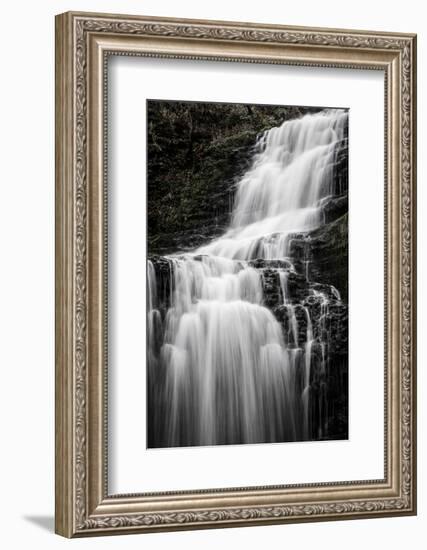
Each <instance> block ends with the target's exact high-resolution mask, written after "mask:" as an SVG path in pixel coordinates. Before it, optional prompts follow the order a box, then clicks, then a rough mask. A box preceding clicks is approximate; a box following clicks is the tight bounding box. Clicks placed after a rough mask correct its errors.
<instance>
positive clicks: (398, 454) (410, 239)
mask: <svg viewBox="0 0 427 550" xmlns="http://www.w3.org/2000/svg"><path fill="white" fill-rule="evenodd" d="M111 55H118V56H143V57H144V56H145V57H154V58H162V57H166V58H182V59H197V60H205V61H206V63H209V62H211V61H214V60H216V61H219V60H221V61H230V62H236V61H237V62H247V63H253V64H254V67H255V64H257V63H273V64H284V65H298V66H301V67H305V66H307V67H338V68H343V67H344V68H348V69H372V70H380V71H383V72H384V77H385V108H384V120H385V135H386V139H385V144H384V153H385V189H386V204H387V207H386V212H385V214H386V215H385V236H386V238H385V241H386V242H385V258H386V261H385V271H384V277H385V281H386V284H385V286H386V304H387V307H386V310H385V333H386V338H385V350H386V352H385V356H386V361H385V379H384V380H385V382H384V383H385V411H384V412H385V432H384V433H385V450H384V464H385V468H384V479H375V480H366V481H357V482H355V481H351V480H349V481H348V482H336V483H335V482H330V483H329V482H328V483H307V484H298V485H281V486H262V487H243V488H240V489H233V490H230V489H228V490H225V489H224V490H221V489H215V490H207V489H200V490H197V491H181V492H179V491H170V492H163V493H157V494H156V493H150V494H147V493H146V494H137V493H136V494H127V495H110V494H109V493H108V486H107V481H108V479H107V478H108V476H107V471H108V470H107V466H108V462H107V461H108V456H107V455H108V452H107V450H108V448H107V447H108V446H107V437H108V430H107V413H108V403H107V391H106V388H107V382H108V380H107V369H106V360H107V354H108V341H107V338H106V330H107V328H106V325H107V314H106V304H107V302H106V297H107V284H106V283H107V282H106V269H107V268H106V264H107V261H108V259H107V247H106V196H105V195H106V184H105V181H106V177H107V173H106V172H107V169H106V162H105V161H106V151H107V132H106V116H107V108H106V101H107V75H106V66H107V65H106V60H107V59H108V57H109V56H111ZM415 180H416V36H415V35H412V34H401V33H383V32H366V31H353V30H335V29H334V30H333V29H312V28H304V27H284V26H276V25H274V26H273V25H264V24H263V25H257V24H249V23H236V22H221V21H196V20H178V19H164V18H155V17H137V16H124V15H108V14H90V13H74V12H68V13H65V14H61V15H58V16H57V17H56V510H55V518H56V519H55V521H56V532H57V533H58V534H60V535H63V536H65V537H82V536H93V535H107V534H124V533H135V532H141V533H142V532H149V531H166V530H168V531H170V530H179V529H201V528H214V527H235V526H249V525H265V524H274V523H289V522H304V521H322V520H324V521H326V520H339V519H352V518H371V517H384V516H400V515H413V514H415V513H416V211H415V209H416V183H415Z"/></svg>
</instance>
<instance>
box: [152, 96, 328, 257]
mask: <svg viewBox="0 0 427 550" xmlns="http://www.w3.org/2000/svg"><path fill="white" fill-rule="evenodd" d="M147 108H148V120H149V125H148V133H147V142H148V155H147V159H148V165H147V176H148V177H147V179H148V245H149V246H148V248H149V254H150V255H151V254H161V255H163V254H171V253H174V252H176V251H178V250H179V251H186V250H191V249H194V248H197V247H199V246H201V245H202V244H204V243H206V242H207V241H209V240H211V239H213V238H215V237H218V236H220V235H222V234H223V233H224V232H225V229H226V228H227V227H228V224H229V221H230V212H231V210H232V204H233V197H234V191H235V184H236V181H237V180H238V178H239V177H240V176H241V175H242V174H243V173H244V172H246V171H247V170H248V168H249V167H250V166H251V164H252V162H253V153H254V144H255V142H256V139H257V137H258V136H259V135H261V134H262V133H263V132H264V131H265V130H267V129H269V128H271V127H272V126H277V125H279V124H281V123H282V122H283V121H284V120H287V119H293V118H297V117H299V116H301V115H302V114H305V113H310V112H317V111H320V110H321V109H318V108H310V107H304V108H300V107H293V106H290V107H284V106H278V107H273V106H263V105H241V104H208V103H186V102H173V101H171V102H167V101H160V102H159V101H149V102H148V106H147Z"/></svg>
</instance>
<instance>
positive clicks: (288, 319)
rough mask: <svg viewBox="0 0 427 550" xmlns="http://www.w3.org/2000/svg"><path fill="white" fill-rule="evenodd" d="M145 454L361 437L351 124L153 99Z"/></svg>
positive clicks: (321, 115)
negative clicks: (351, 396) (352, 432)
mask: <svg viewBox="0 0 427 550" xmlns="http://www.w3.org/2000/svg"><path fill="white" fill-rule="evenodd" d="M147 205H148V206H147V220H148V221H147V255H148V260H147V434H148V436H147V439H148V440H147V446H148V447H149V448H160V447H183V446H202V445H236V444H245V443H246V444H247V443H252V444H255V443H257V444H261V443H284V442H292V441H293V442H296V441H321V440H338V439H347V438H348V110H347V109H343V108H331V107H309V106H281V105H278V106H276V105H255V104H232V103H206V102H184V101H163V100H148V101H147Z"/></svg>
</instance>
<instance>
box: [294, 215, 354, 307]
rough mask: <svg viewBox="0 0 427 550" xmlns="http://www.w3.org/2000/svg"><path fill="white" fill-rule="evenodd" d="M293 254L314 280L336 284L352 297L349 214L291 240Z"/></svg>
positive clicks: (299, 265) (345, 298)
mask: <svg viewBox="0 0 427 550" xmlns="http://www.w3.org/2000/svg"><path fill="white" fill-rule="evenodd" d="M290 254H291V256H292V257H293V258H295V262H296V265H298V267H299V269H301V270H305V271H306V272H307V275H308V279H309V280H310V281H316V282H317V283H325V284H329V285H333V286H334V287H335V288H336V289H337V290H338V291H339V293H340V295H341V298H342V300H343V301H345V302H347V300H348V215H347V214H343V215H342V216H341V217H339V218H338V219H335V220H334V221H331V222H330V223H327V224H325V225H323V226H322V227H320V228H319V229H316V230H315V231H312V232H310V233H307V234H304V235H295V236H294V237H293V238H292V240H291V245H290Z"/></svg>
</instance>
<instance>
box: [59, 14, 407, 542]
mask: <svg viewBox="0 0 427 550" xmlns="http://www.w3.org/2000/svg"><path fill="white" fill-rule="evenodd" d="M415 102H416V37H415V35H411V34H401V33H383V32H381V33H380V32H366V31H350V30H332V29H310V28H303V27H283V26H275V25H274V26H269V25H257V24H249V23H236V22H232V23H231V22H218V21H194V20H177V19H164V18H153V17H137V16H124V15H107V14H89V13H71V12H69V13H65V14H62V15H59V16H57V18H56V235H57V239H56V532H57V533H58V534H60V535H63V536H66V537H79V536H90V535H106V534H124V533H135V532H148V531H162V530H177V529H198V528H209V527H212V528H213V527H235V526H249V525H261V524H272V523H288V522H302V521H319V520H335V519H336V520H338V519H352V518H369V517H383V516H398V515H411V514H415V513H416V416H415V412H416V403H415V398H416V391H415V383H416V372H415V360H416V357H415V350H416V333H415V324H416V305H415V304H416V300H415V292H416V271H415V269H416V260H415V251H416V230H415V227H416V225H415V206H416V196H415V171H416V166H415V162H416V159H415V151H416V142H415V119H416V103H415Z"/></svg>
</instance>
